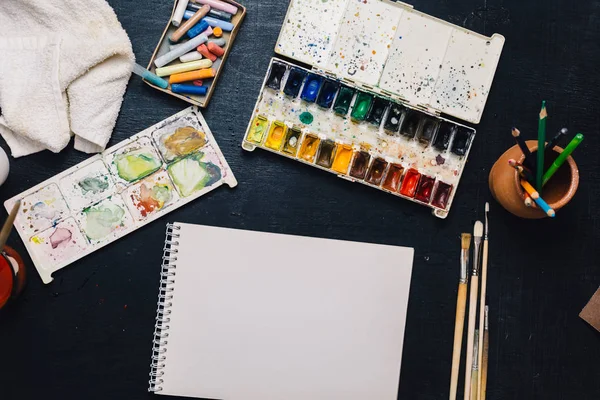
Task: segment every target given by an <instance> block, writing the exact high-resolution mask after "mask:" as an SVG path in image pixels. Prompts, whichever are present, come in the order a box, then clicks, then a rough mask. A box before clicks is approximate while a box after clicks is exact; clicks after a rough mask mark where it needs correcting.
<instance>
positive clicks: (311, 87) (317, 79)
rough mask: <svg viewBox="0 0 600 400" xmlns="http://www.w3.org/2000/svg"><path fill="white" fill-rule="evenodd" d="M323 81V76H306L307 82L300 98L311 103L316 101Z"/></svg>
mask: <svg viewBox="0 0 600 400" xmlns="http://www.w3.org/2000/svg"><path fill="white" fill-rule="evenodd" d="M322 83H323V78H322V77H321V76H319V75H315V74H309V75H308V78H306V82H305V83H304V88H303V89H302V94H301V95H300V98H302V100H304V101H307V102H309V103H314V102H315V100H317V95H318V94H319V89H320V88H321V84H322Z"/></svg>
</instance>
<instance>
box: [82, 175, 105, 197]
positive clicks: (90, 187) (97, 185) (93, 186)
mask: <svg viewBox="0 0 600 400" xmlns="http://www.w3.org/2000/svg"><path fill="white" fill-rule="evenodd" d="M77 184H78V185H79V187H80V188H81V191H82V192H83V194H87V193H88V192H92V193H94V194H96V193H101V192H103V191H105V190H106V189H108V177H106V176H103V177H99V176H98V177H89V178H85V179H84V180H82V181H80V182H78V183H77Z"/></svg>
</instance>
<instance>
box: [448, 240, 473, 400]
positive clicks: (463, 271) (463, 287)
mask: <svg viewBox="0 0 600 400" xmlns="http://www.w3.org/2000/svg"><path fill="white" fill-rule="evenodd" d="M470 247H471V234H470V233H463V234H462V235H461V240H460V279H459V281H458V296H457V299H456V321H455V322H454V347H453V349H452V373H451V376H450V400H456V392H457V389H458V373H459V370H460V352H461V347H462V339H463V330H464V328H465V311H466V308H467V283H468V282H469V277H468V276H469V275H468V272H467V270H468V268H469V248H470Z"/></svg>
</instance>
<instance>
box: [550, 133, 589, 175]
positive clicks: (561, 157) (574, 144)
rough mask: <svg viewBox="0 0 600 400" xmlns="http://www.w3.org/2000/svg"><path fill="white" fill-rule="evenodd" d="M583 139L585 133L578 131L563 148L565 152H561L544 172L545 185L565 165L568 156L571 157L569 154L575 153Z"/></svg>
mask: <svg viewBox="0 0 600 400" xmlns="http://www.w3.org/2000/svg"><path fill="white" fill-rule="evenodd" d="M582 141H583V135H582V134H581V133H578V134H577V135H575V137H574V138H573V140H571V142H570V143H569V144H568V145H567V147H566V148H565V149H564V150H563V152H562V153H560V154H559V156H558V157H557V158H556V160H554V162H553V163H552V165H550V167H549V168H548V171H546V173H545V174H544V177H543V179H542V185H545V184H546V183H548V181H549V180H550V178H552V176H553V175H554V174H555V173H556V171H558V169H559V168H560V167H561V165H563V164H564V163H565V161H566V160H567V158H569V156H570V155H571V154H572V153H573V151H575V149H576V148H577V146H579V145H580V144H581V142H582Z"/></svg>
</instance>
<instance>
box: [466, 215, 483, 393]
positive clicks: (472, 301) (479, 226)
mask: <svg viewBox="0 0 600 400" xmlns="http://www.w3.org/2000/svg"><path fill="white" fill-rule="evenodd" d="M482 236H483V223H482V222H481V221H477V222H475V226H474V227H473V237H474V238H475V239H474V240H473V243H474V244H475V249H474V251H473V262H472V265H473V268H472V269H471V291H470V293H469V296H470V297H469V323H468V325H467V362H466V364H465V365H466V368H465V396H464V399H470V398H471V397H470V395H471V378H472V374H473V371H472V369H471V368H470V366H471V365H472V364H473V345H474V342H473V341H474V339H475V338H474V336H475V318H476V317H477V291H478V289H479V253H480V251H481V238H482Z"/></svg>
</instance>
